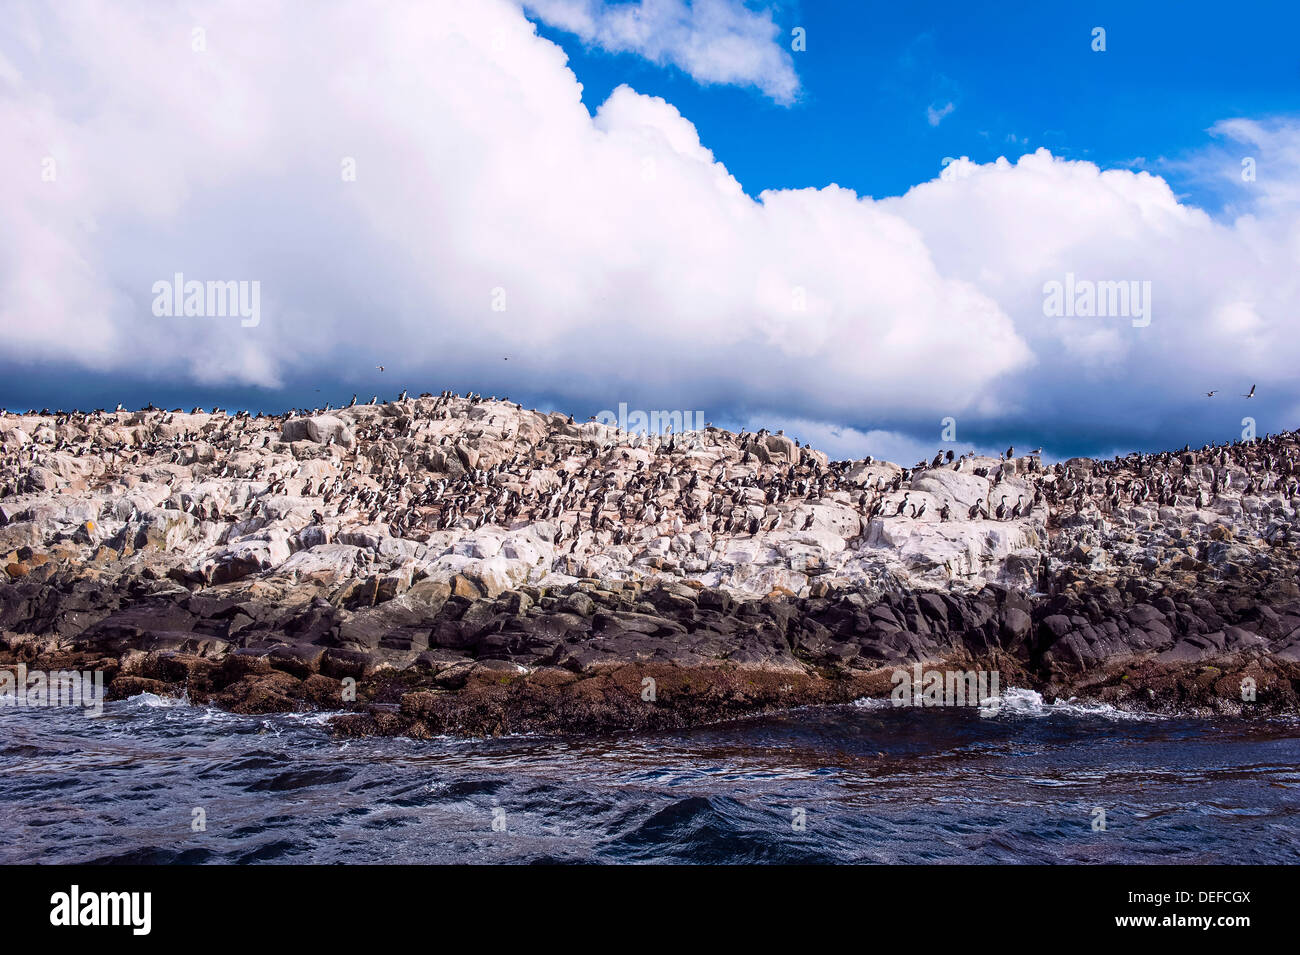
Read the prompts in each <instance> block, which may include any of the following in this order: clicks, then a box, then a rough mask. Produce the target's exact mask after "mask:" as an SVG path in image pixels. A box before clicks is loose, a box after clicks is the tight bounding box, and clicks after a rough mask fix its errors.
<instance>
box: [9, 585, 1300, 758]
mask: <svg viewBox="0 0 1300 955" xmlns="http://www.w3.org/2000/svg"><path fill="white" fill-rule="evenodd" d="M41 566H48V565H41ZM41 576H42V575H40V574H33V575H31V579H25V580H20V581H11V582H9V583H7V584H3V585H0V624H3V630H4V634H3V636H2V637H0V665H5V664H17V663H20V662H21V663H24V664H26V665H27V666H28V668H29V669H31V670H36V669H41V670H45V671H56V670H69V669H71V670H90V669H98V670H102V671H103V672H104V673H105V676H106V680H107V686H108V694H109V699H122V698H126V697H129V696H133V695H135V694H139V693H143V692H151V693H156V694H159V695H180V694H182V693H183V694H185V695H186V696H187V697H188V699H189V700H190V701H191V702H192V703H195V704H213V705H216V706H220V707H222V708H225V709H229V710H231V711H233V712H236V713H275V712H290V711H302V710H308V709H319V710H326V711H332V712H339V711H342V712H339V715H337V716H335V717H334V718H333V719H332V727H333V730H334V732H335V733H336V734H339V735H362V734H385V735H393V734H405V735H411V736H415V737H427V736H431V735H437V734H442V733H452V734H464V735H497V734H503V733H513V732H531V731H540V732H555V733H572V732H601V731H608V730H622V729H630V730H651V729H667V728H678V727H684V726H688V725H692V724H697V723H702V722H710V721H716V720H720V719H727V718H731V717H736V716H743V715H747V714H754V713H761V712H768V711H772V710H776V709H782V708H787V707H792V706H802V705H808V704H836V703H848V702H851V701H853V700H856V699H859V698H862V697H886V696H888V695H889V693H890V691H891V689H892V687H893V685H894V684H893V682H892V681H891V676H892V674H893V673H895V672H896V671H898V670H900V669H902V670H908V669H909V668H910V667H911V665H912V664H913V663H914V662H922V663H924V664H925V665H926V666H927V667H933V668H939V669H944V668H947V669H955V670H963V671H964V670H986V671H993V672H997V673H998V674H999V679H1000V683H1001V685H1002V686H1003V687H1008V686H1019V687H1025V688H1030V689H1036V690H1039V691H1040V692H1042V693H1043V694H1044V696H1045V697H1046V698H1048V699H1054V698H1071V697H1080V698H1085V699H1089V700H1097V701H1103V702H1108V703H1111V704H1114V705H1116V706H1118V707H1121V708H1129V709H1141V710H1149V711H1154V712H1165V713H1189V712H1198V713H1204V714H1207V715H1210V714H1212V715H1242V716H1272V715H1280V714H1295V713H1297V712H1300V696H1298V694H1297V690H1298V689H1300V591H1298V590H1297V586H1296V582H1295V577H1294V574H1289V575H1286V576H1263V575H1261V576H1260V577H1259V578H1258V579H1241V580H1231V581H1219V582H1215V583H1213V584H1207V583H1206V582H1203V581H1196V580H1189V581H1186V582H1185V583H1184V584H1183V585H1181V586H1180V585H1179V584H1178V583H1177V582H1174V581H1169V582H1164V583H1158V582H1153V581H1150V580H1146V579H1142V578H1137V577H1128V578H1122V579H1119V580H1117V581H1114V582H1099V581H1091V580H1088V579H1087V578H1086V577H1082V576H1081V575H1078V574H1077V573H1074V572H1068V571H1067V572H1065V573H1063V574H1062V575H1061V577H1060V578H1058V579H1057V580H1055V581H1054V583H1055V584H1056V585H1058V586H1057V588H1056V589H1057V592H1056V593H1055V594H1054V595H1052V596H1049V595H1046V594H1037V595H1026V594H1024V593H1022V592H1020V591H1018V590H1015V589H1013V588H1007V587H1005V586H1002V585H998V584H990V585H988V586H986V587H984V588H983V589H981V590H980V591H979V592H978V593H974V594H949V593H939V592H935V591H923V592H910V591H893V592H886V593H882V594H880V595H878V596H876V597H874V598H872V597H869V596H867V595H865V594H864V593H862V592H859V591H850V592H844V593H838V592H837V593H833V594H831V595H828V596H824V597H816V598H811V597H805V598H798V597H791V596H786V595H775V596H769V597H764V598H761V599H754V600H737V599H736V598H735V597H734V596H733V595H732V594H730V593H728V592H727V591H725V590H718V589H704V588H699V589H697V588H692V587H689V586H686V585H655V586H654V588H653V589H649V590H643V589H641V588H640V587H637V586H635V585H628V586H624V587H622V588H620V589H618V590H611V589H604V588H602V587H601V586H600V583H599V582H597V581H583V582H580V583H579V584H577V585H574V586H570V587H564V588H561V589H555V590H550V589H538V588H531V587H524V588H520V589H518V590H512V591H507V592H504V593H502V594H499V595H497V596H496V597H491V598H489V597H484V596H479V597H477V598H471V597H468V596H463V595H458V594H454V593H453V590H455V589H457V587H458V585H459V583H460V582H454V583H453V584H451V585H446V584H444V585H438V586H436V587H435V586H430V587H426V588H420V587H418V586H417V587H415V588H413V589H412V591H411V592H409V593H408V594H407V595H404V597H402V598H393V599H391V600H388V601H384V602H380V603H367V602H366V599H367V598H366V597H365V596H363V595H359V594H357V593H353V594H351V595H350V596H349V597H348V598H347V599H344V600H341V601H338V602H337V603H335V602H331V601H330V600H329V599H328V598H327V597H326V596H324V595H323V594H315V595H311V594H306V593H303V594H298V595H297V597H298V603H297V605H296V606H286V605H285V604H284V603H281V602H280V601H279V600H277V599H267V598H266V596H265V595H259V594H257V593H256V592H255V589H254V588H231V587H218V588H205V589H199V590H194V591H191V590H188V589H186V588H184V587H181V586H179V585H177V584H175V583H174V582H171V581H167V580H149V579H147V578H140V579H134V580H129V581H114V582H113V583H111V584H108V585H107V586H106V585H105V582H104V581H102V580H99V579H96V578H94V577H87V576H80V575H74V574H68V573H67V572H59V571H55V572H53V573H51V574H50V575H49V576H48V577H45V578H44V579H39V578H40V577H41ZM86 621H94V622H91V623H89V624H88V625H87V626H85V627H84V629H81V630H80V631H79V632H78V633H77V635H76V636H75V637H74V638H68V637H67V636H66V633H67V632H68V631H69V629H70V628H73V627H77V626H78V625H79V624H81V623H85V622H86ZM1247 679H1250V680H1253V681H1254V686H1255V688H1256V692H1255V699H1254V700H1252V701H1250V702H1243V699H1242V696H1243V694H1242V686H1243V681H1245V680H1247Z"/></svg>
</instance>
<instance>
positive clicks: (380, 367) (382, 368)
mask: <svg viewBox="0 0 1300 955" xmlns="http://www.w3.org/2000/svg"><path fill="white" fill-rule="evenodd" d="M375 367H376V368H378V369H379V370H380V371H383V370H384V366H383V365H376V366H375Z"/></svg>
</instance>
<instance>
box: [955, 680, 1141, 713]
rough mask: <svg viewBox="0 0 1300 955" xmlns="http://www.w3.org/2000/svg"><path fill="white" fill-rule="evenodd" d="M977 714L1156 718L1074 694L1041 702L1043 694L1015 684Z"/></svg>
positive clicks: (981, 707) (989, 701) (987, 703)
mask: <svg viewBox="0 0 1300 955" xmlns="http://www.w3.org/2000/svg"><path fill="white" fill-rule="evenodd" d="M983 704H984V705H981V706H980V716H983V717H986V718H988V719H998V718H1012V717H1030V718H1036V717H1042V716H1052V715H1053V714H1060V715H1063V716H1088V717H1093V718H1100V719H1105V720H1154V719H1160V717H1158V716H1155V715H1153V714H1150V713H1139V712H1135V711H1132V710H1121V709H1119V708H1118V707H1115V706H1111V705H1110V704H1109V703H1098V702H1090V701H1080V700H1078V699H1077V698H1075V697H1071V698H1070V699H1068V700H1056V701H1055V702H1052V703H1045V702H1043V694H1041V693H1039V692H1038V691H1037V690H1027V689H1024V688H1022V687H1018V686H1009V687H1007V689H1006V691H1005V692H1003V693H1002V695H1001V696H1000V697H998V700H997V702H996V703H994V702H993V701H992V700H986V701H983Z"/></svg>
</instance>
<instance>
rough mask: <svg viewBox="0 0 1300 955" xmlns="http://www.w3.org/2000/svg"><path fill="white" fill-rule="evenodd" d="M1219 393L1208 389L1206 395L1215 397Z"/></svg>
mask: <svg viewBox="0 0 1300 955" xmlns="http://www.w3.org/2000/svg"><path fill="white" fill-rule="evenodd" d="M1217 394H1218V392H1217V391H1207V392H1206V393H1205V397H1207V398H1213V397H1214V396H1215V395H1217Z"/></svg>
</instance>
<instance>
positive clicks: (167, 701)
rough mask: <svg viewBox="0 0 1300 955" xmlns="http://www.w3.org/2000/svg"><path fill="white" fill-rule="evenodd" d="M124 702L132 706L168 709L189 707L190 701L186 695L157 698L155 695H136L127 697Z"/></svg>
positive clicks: (146, 693)
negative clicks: (170, 707) (171, 707)
mask: <svg viewBox="0 0 1300 955" xmlns="http://www.w3.org/2000/svg"><path fill="white" fill-rule="evenodd" d="M125 702H127V703H130V704H132V705H134V706H147V707H151V708H153V707H168V706H189V705H190V699H189V696H188V694H181V695H180V696H159V695H158V694H157V693H149V692H144V693H137V694H136V695H135V696H128V697H127V698H126V700H125Z"/></svg>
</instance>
